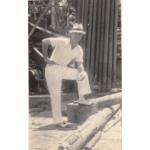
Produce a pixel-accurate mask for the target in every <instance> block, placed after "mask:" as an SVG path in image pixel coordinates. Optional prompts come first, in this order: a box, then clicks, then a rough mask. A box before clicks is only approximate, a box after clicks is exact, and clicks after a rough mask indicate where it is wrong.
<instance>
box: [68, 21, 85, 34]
mask: <svg viewBox="0 0 150 150" xmlns="http://www.w3.org/2000/svg"><path fill="white" fill-rule="evenodd" d="M69 33H81V34H86V32H85V31H84V30H83V25H82V24H78V23H75V24H73V27H72V29H71V30H70V31H69Z"/></svg>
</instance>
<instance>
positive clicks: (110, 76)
mask: <svg viewBox="0 0 150 150" xmlns="http://www.w3.org/2000/svg"><path fill="white" fill-rule="evenodd" d="M110 6H111V8H110V23H109V53H108V74H107V91H110V89H111V86H112V84H111V80H112V51H113V22H114V0H111V3H110Z"/></svg>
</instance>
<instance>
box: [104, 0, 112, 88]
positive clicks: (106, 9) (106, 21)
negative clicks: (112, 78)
mask: <svg viewBox="0 0 150 150" xmlns="http://www.w3.org/2000/svg"><path fill="white" fill-rule="evenodd" d="M105 1H106V7H105V11H106V14H105V22H104V23H105V34H104V50H103V51H104V52H103V72H102V91H106V83H107V63H108V62H107V58H108V57H107V54H108V44H109V43H108V33H109V32H108V31H109V15H110V14H109V11H110V0H105Z"/></svg>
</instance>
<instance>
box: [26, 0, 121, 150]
mask: <svg viewBox="0 0 150 150" xmlns="http://www.w3.org/2000/svg"><path fill="white" fill-rule="evenodd" d="M121 4H122V3H121V0H28V59H29V62H28V76H29V84H28V85H29V86H28V87H29V88H28V91H29V92H28V93H29V98H28V101H29V126H28V128H29V129H28V130H29V136H28V140H29V150H122V19H121V14H122V13H121V12H122V11H121V10H122V9H121V8H122V5H121Z"/></svg>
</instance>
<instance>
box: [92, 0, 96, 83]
mask: <svg viewBox="0 0 150 150" xmlns="http://www.w3.org/2000/svg"><path fill="white" fill-rule="evenodd" d="M93 3H94V4H93V21H92V22H93V24H92V39H91V47H90V56H91V59H90V71H91V78H92V80H93V79H94V77H95V76H94V66H95V51H96V50H95V46H96V31H97V29H96V24H97V0H94V1H93Z"/></svg>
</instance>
